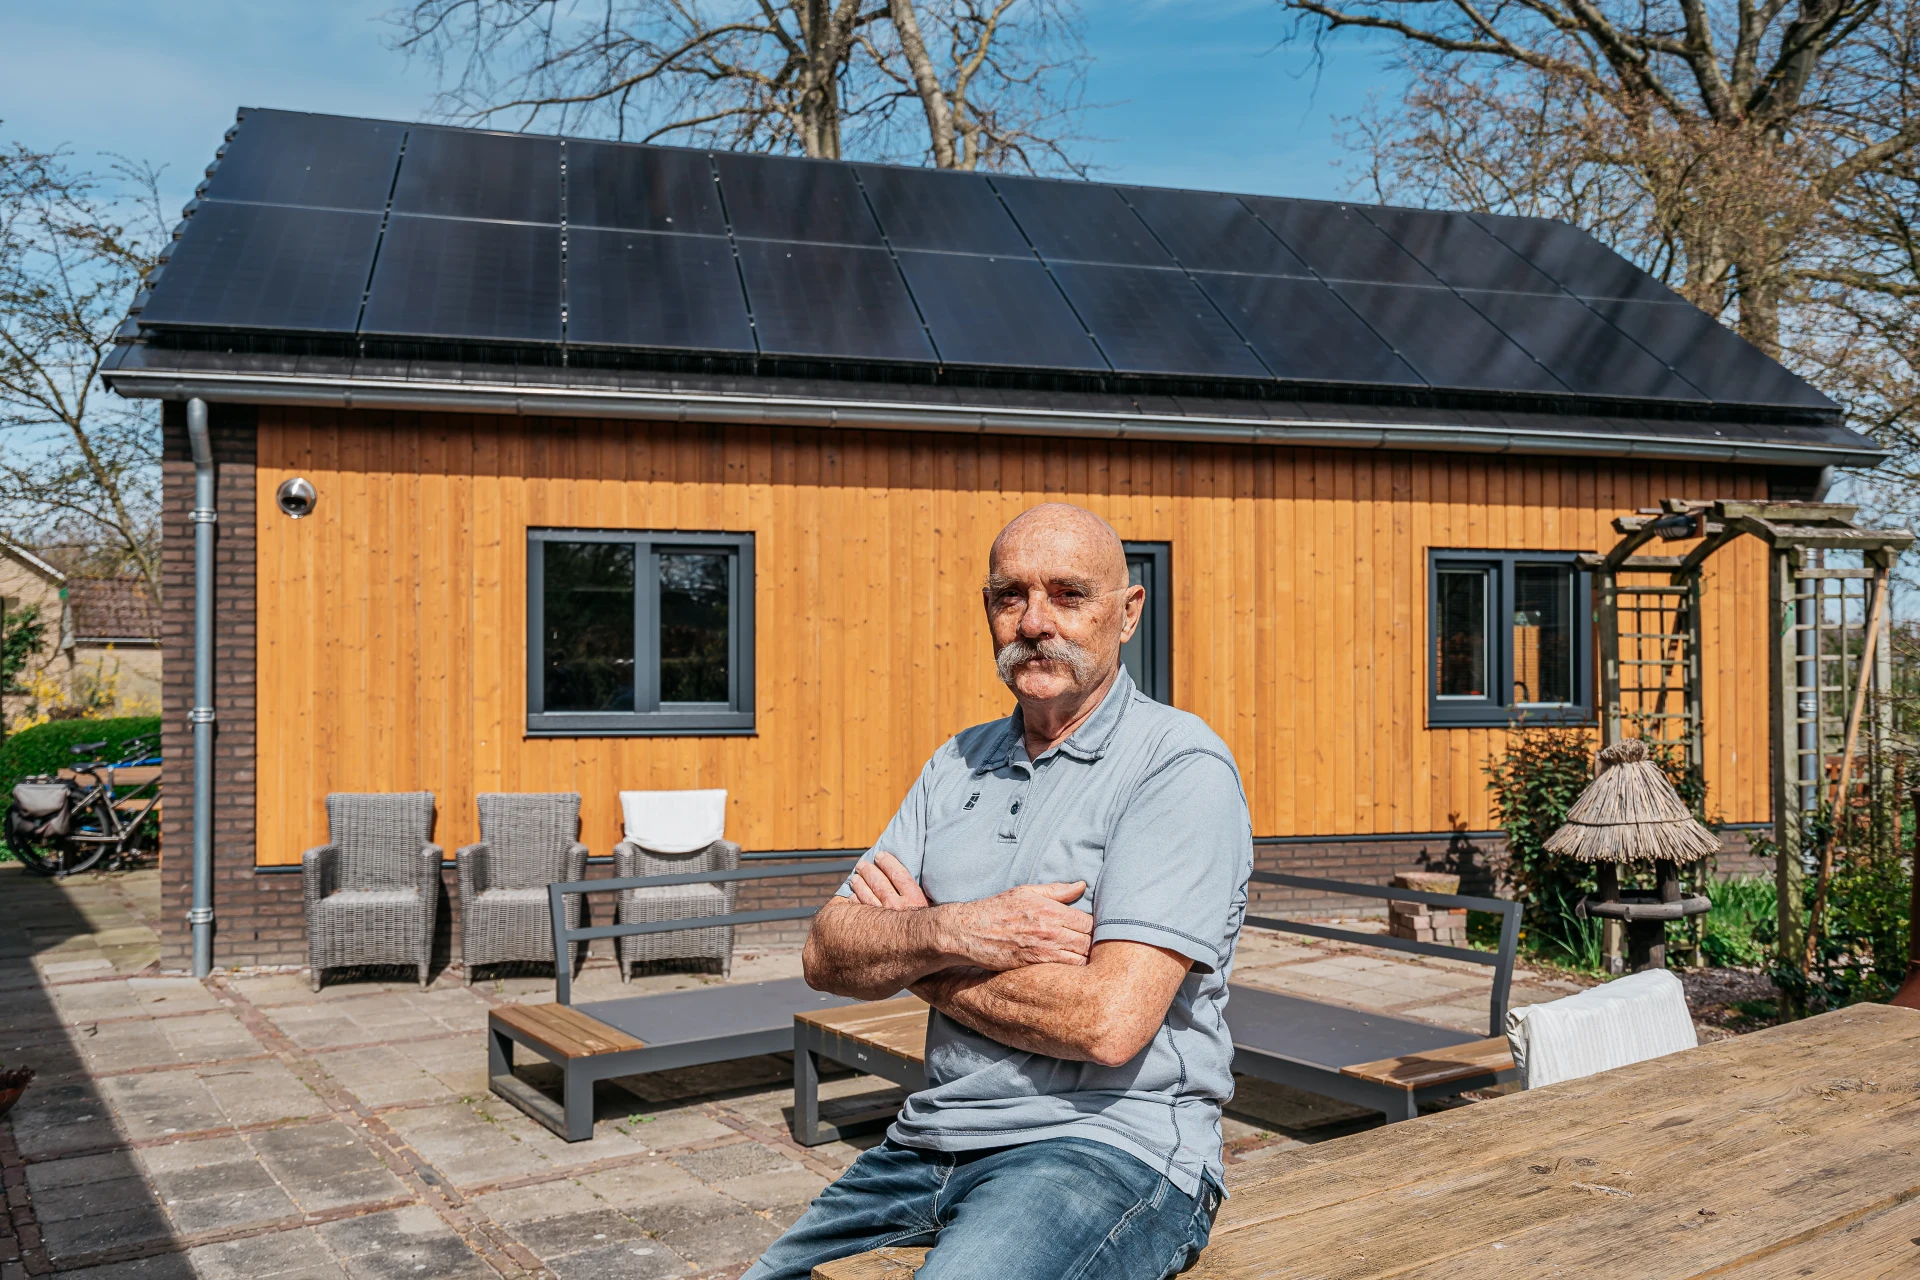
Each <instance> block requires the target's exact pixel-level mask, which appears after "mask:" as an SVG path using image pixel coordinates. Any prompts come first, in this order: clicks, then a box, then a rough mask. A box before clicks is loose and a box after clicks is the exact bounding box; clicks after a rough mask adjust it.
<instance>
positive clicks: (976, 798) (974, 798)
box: [961, 791, 980, 809]
mask: <svg viewBox="0 0 1920 1280" xmlns="http://www.w3.org/2000/svg"><path fill="white" fill-rule="evenodd" d="M978 803H980V793H979V792H978V791H976V792H974V793H973V794H972V795H970V796H968V797H967V802H966V804H964V805H962V806H961V808H963V809H971V808H973V806H974V805H976V804H978Z"/></svg>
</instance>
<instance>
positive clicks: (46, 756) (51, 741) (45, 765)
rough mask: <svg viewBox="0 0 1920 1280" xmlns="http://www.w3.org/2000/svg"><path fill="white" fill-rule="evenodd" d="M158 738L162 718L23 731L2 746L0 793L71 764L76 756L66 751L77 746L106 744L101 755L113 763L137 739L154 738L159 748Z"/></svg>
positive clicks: (67, 724)
mask: <svg viewBox="0 0 1920 1280" xmlns="http://www.w3.org/2000/svg"><path fill="white" fill-rule="evenodd" d="M159 737H160V717H159V716H123V717H119V718H116V719H112V720H56V721H53V722H52V723H50V724H43V725H37V726H35V727H34V728H31V729H24V730H22V731H21V732H19V733H16V734H14V735H13V736H12V737H10V738H8V739H7V741H6V743H5V744H4V745H0V792H4V793H11V792H12V791H13V785H14V784H15V783H16V782H19V781H20V780H21V779H22V778H25V777H27V776H29V775H31V774H36V773H54V772H56V771H58V770H61V769H65V768H67V767H68V766H70V765H72V764H73V763H74V760H75V759H76V757H75V756H74V755H73V753H72V752H70V751H68V750H67V748H68V747H71V746H73V745H74V744H75V743H79V742H101V741H104V742H105V743H106V744H107V745H106V746H104V747H101V748H100V749H99V752H98V754H99V755H100V757H101V758H103V759H107V760H112V759H116V758H117V757H118V755H119V753H120V750H121V748H122V747H123V746H125V745H126V743H127V742H128V741H130V740H132V739H134V738H152V739H153V740H154V743H155V746H156V747H157V746H158V743H159Z"/></svg>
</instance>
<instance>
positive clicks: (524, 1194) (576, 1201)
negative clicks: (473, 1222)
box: [474, 1178, 607, 1227]
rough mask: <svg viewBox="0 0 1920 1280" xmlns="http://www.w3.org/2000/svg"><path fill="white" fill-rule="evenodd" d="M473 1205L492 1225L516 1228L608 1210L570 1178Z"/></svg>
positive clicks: (486, 1198)
mask: <svg viewBox="0 0 1920 1280" xmlns="http://www.w3.org/2000/svg"><path fill="white" fill-rule="evenodd" d="M474 1204H476V1205H478V1206H479V1207H480V1210H481V1211H482V1212H483V1213H485V1214H486V1215H487V1216H488V1217H489V1218H492V1219H493V1220H494V1221H495V1222H498V1223H500V1224H501V1225H502V1226H506V1227H517V1226H519V1225H520V1224H521V1223H524V1222H539V1221H542V1220H543V1219H546V1218H564V1217H570V1216H574V1215H577V1214H582V1213H593V1212H596V1211H598V1210H601V1209H605V1208H607V1201H605V1200H603V1199H601V1198H600V1197H599V1196H597V1195H595V1194H594V1193H593V1192H592V1191H590V1190H588V1189H587V1188H586V1187H585V1186H584V1185H582V1184H581V1183H578V1182H575V1181H574V1180H573V1179H572V1178H556V1179H555V1180H554V1181H552V1182H538V1183H535V1184H534V1185H533V1186H530V1187H515V1188H514V1189H513V1190H511V1191H495V1192H492V1193H490V1194H488V1195H484V1196H477V1197H475V1199H474Z"/></svg>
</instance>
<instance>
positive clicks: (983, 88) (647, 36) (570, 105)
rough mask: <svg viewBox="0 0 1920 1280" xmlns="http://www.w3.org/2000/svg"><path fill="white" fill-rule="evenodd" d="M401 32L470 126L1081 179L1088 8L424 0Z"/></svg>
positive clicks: (451, 113)
mask: <svg viewBox="0 0 1920 1280" xmlns="http://www.w3.org/2000/svg"><path fill="white" fill-rule="evenodd" d="M394 21H395V22H396V23H397V24H398V27H399V34H398V36H397V39H396V43H397V45H398V46H399V47H400V48H401V49H403V50H406V51H408V52H409V53H416V54H419V55H421V56H422V57H424V58H426V59H427V60H428V61H429V62H430V63H431V64H432V65H433V66H434V67H435V68H436V70H437V71H438V73H439V75H440V86H441V90H440V94H439V97H438V99H437V101H436V109H437V111H438V112H439V113H440V114H442V115H443V116H445V117H447V118H450V119H455V120H460V121H463V122H466V123H493V124H503V125H506V126H507V127H511V128H518V129H533V128H542V127H544V128H552V129H554V130H557V131H562V132H564V131H570V130H578V131H591V132H597V133H604V134H608V135H611V136H613V137H618V138H634V139H638V140H640V141H664V142H677V143H682V144H691V145H698V146H715V147H720V148H723V149H727V150H735V151H768V152H776V153H786V154H797V155H807V156H816V157H824V158H829V159H835V158H841V157H843V156H846V155H849V154H858V155H862V156H866V157H869V158H873V159H880V160H926V159H931V160H932V162H933V163H935V164H937V165H939V166H941V167H943V168H952V167H959V168H975V167H1002V168H1020V169H1029V170H1035V169H1047V168H1067V169H1075V168H1077V166H1076V165H1075V164H1074V162H1073V160H1072V158H1071V156H1070V155H1069V151H1068V148H1069V146H1070V144H1071V143H1072V142H1074V141H1076V140H1077V139H1076V135H1075V132H1074V121H1075V119H1076V117H1077V114H1078V112H1079V111H1080V109H1081V96H1080V94H1081V85H1082V77H1081V73H1082V70H1083V68H1084V64H1085V62H1086V54H1085V51H1084V50H1083V48H1082V47H1081V45H1080V41H1079V37H1078V25H1077V15H1076V13H1075V11H1074V8H1073V0H920V3H919V5H918V6H917V7H916V5H915V4H914V0H867V3H866V4H864V5H863V4H862V3H861V2H860V0H414V3H413V4H412V6H411V7H410V8H407V9H404V10H401V11H399V12H398V13H397V14H396V15H395V17H394Z"/></svg>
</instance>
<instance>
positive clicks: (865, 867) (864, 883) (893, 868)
mask: <svg viewBox="0 0 1920 1280" xmlns="http://www.w3.org/2000/svg"><path fill="white" fill-rule="evenodd" d="M848 887H849V888H851V889H852V890H853V899H854V901H855V902H860V903H864V904H865V905H867V906H869V907H885V908H886V909H887V910H888V911H923V910H925V909H926V907H927V906H928V905H929V904H928V902H927V895H926V894H925V893H924V892H922V891H921V889H920V882H919V881H917V880H915V879H914V878H913V873H912V872H910V871H908V870H907V868H906V867H905V865H903V864H902V863H901V861H900V859H898V858H896V857H894V856H893V855H892V854H890V853H888V852H886V851H885V850H882V851H881V852H880V853H879V854H877V855H875V857H874V859H873V861H872V862H863V863H861V864H860V865H859V866H857V867H855V868H854V869H853V879H852V880H851V881H850V882H849V883H848Z"/></svg>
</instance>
